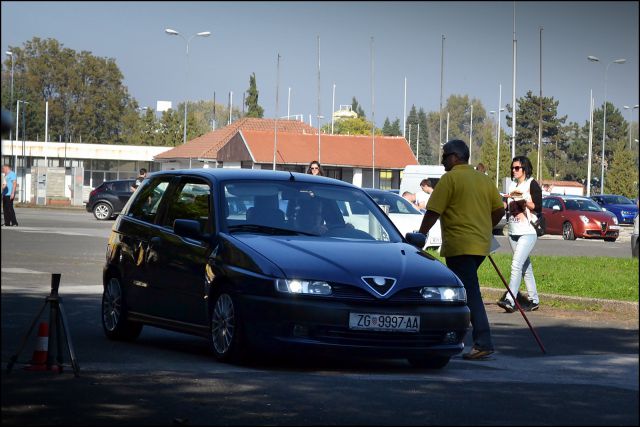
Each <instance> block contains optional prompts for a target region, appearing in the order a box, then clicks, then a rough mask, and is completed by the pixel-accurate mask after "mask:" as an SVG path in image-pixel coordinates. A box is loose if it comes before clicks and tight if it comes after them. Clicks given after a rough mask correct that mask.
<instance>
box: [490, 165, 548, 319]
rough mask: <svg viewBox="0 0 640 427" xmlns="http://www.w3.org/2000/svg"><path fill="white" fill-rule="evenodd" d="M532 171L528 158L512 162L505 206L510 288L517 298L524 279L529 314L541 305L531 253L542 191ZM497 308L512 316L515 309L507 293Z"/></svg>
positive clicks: (540, 207)
mask: <svg viewBox="0 0 640 427" xmlns="http://www.w3.org/2000/svg"><path fill="white" fill-rule="evenodd" d="M532 172H533V166H532V165H531V161H530V160H529V158H528V157H526V156H517V157H514V158H513V160H512V161H511V179H512V182H511V184H510V186H509V198H508V199H507V203H506V204H507V206H505V207H506V208H507V210H508V223H507V224H508V225H507V226H508V230H509V244H510V245H511V249H512V250H513V259H512V261H511V279H510V281H509V289H510V290H511V292H512V293H513V295H514V296H515V295H517V294H518V289H520V282H521V281H522V279H523V278H524V283H525V285H526V286H527V293H528V294H529V301H528V303H527V304H524V306H523V307H522V308H523V310H526V311H533V310H537V309H538V305H539V303H540V300H539V298H538V290H537V289H536V279H535V277H534V275H533V266H532V265H531V259H530V258H529V254H530V253H531V251H532V250H533V247H534V246H535V244H536V241H537V240H538V235H537V234H536V230H535V228H533V225H531V222H532V221H533V222H535V221H536V220H537V219H538V216H539V214H540V212H541V211H542V189H541V188H540V185H539V184H538V183H537V182H536V180H534V179H533V178H532V177H531V174H532ZM498 305H499V306H500V307H502V308H503V309H504V310H505V311H506V312H507V313H513V312H514V311H515V310H516V305H515V302H514V301H513V298H512V297H511V295H509V293H508V292H507V294H506V295H505V298H504V299H502V300H500V301H498Z"/></svg>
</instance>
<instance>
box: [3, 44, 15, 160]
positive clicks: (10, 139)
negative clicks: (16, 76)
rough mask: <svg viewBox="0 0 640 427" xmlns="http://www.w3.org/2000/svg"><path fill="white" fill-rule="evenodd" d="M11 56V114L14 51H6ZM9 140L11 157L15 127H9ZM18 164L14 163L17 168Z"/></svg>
mask: <svg viewBox="0 0 640 427" xmlns="http://www.w3.org/2000/svg"><path fill="white" fill-rule="evenodd" d="M5 53H6V54H7V55H9V56H10V57H11V115H13V52H11V51H10V50H8V51H6V52H5ZM9 141H11V157H12V158H13V128H11V129H9ZM15 167H16V165H15V164H14V165H13V168H14V169H15Z"/></svg>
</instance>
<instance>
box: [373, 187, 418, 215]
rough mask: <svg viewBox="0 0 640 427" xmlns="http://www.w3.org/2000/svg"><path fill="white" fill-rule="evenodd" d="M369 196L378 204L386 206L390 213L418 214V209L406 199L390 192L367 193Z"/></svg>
mask: <svg viewBox="0 0 640 427" xmlns="http://www.w3.org/2000/svg"><path fill="white" fill-rule="evenodd" d="M369 195H370V196H371V198H372V199H373V200H375V202H376V203H377V204H378V205H380V206H385V205H386V206H388V207H389V213H390V214H394V213H395V214H413V215H415V214H418V215H421V213H420V211H419V210H418V209H416V208H415V207H413V205H412V204H411V202H409V201H408V200H407V199H405V198H403V197H400V196H398V195H397V194H394V193H391V192H386V191H385V192H375V193H369Z"/></svg>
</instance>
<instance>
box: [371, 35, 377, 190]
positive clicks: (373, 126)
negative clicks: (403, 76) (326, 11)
mask: <svg viewBox="0 0 640 427" xmlns="http://www.w3.org/2000/svg"><path fill="white" fill-rule="evenodd" d="M373 82H374V74H373V37H371V135H372V140H371V147H372V150H371V151H372V156H371V178H372V184H373V188H377V187H376V120H375V105H376V104H375V97H374V91H373Z"/></svg>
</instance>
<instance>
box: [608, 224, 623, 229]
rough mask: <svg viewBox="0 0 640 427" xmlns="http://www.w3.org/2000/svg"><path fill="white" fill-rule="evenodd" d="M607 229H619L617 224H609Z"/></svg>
mask: <svg viewBox="0 0 640 427" xmlns="http://www.w3.org/2000/svg"><path fill="white" fill-rule="evenodd" d="M609 230H620V226H619V225H610V226H609Z"/></svg>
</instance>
